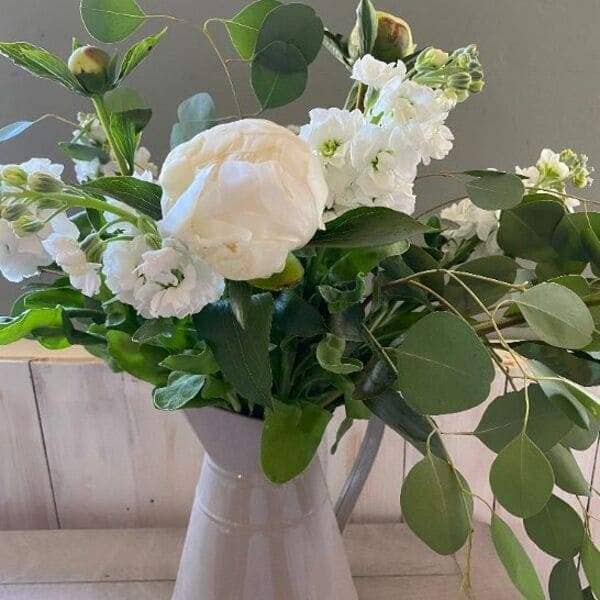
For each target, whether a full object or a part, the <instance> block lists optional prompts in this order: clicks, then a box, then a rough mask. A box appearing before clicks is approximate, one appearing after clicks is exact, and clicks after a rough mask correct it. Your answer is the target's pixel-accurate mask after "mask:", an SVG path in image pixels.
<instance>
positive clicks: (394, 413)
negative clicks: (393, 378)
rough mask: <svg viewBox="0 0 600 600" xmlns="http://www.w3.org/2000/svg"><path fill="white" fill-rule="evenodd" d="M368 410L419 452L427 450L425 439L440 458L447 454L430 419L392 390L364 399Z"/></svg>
mask: <svg viewBox="0 0 600 600" xmlns="http://www.w3.org/2000/svg"><path fill="white" fill-rule="evenodd" d="M366 405H367V407H368V408H369V410H370V411H371V412H372V413H373V414H375V415H377V416H378V417H379V418H380V419H381V420H382V421H383V422H384V423H385V424H386V425H387V426H388V427H389V428H390V429H392V430H393V431H395V432H396V433H397V434H399V435H401V436H402V437H403V438H404V439H405V440H407V441H408V442H409V443H410V444H412V445H413V446H414V447H415V448H416V449H417V450H418V451H419V452H420V453H421V454H423V455H425V454H426V452H427V440H429V444H430V447H431V451H432V452H433V453H434V454H435V455H436V456H438V457H439V458H442V459H447V458H448V455H447V453H446V449H445V448H444V444H443V442H442V439H441V437H440V436H439V435H438V434H437V433H435V434H433V435H432V432H433V431H434V429H433V426H432V421H431V420H430V419H428V418H427V417H424V416H423V415H420V414H419V413H417V412H415V411H414V410H413V409H412V408H411V407H410V406H409V405H408V404H407V403H406V401H405V400H404V398H403V397H402V396H401V395H400V394H399V393H398V392H395V391H393V390H386V391H383V392H381V393H380V394H378V395H376V396H372V397H370V398H369V399H368V400H367V401H366Z"/></svg>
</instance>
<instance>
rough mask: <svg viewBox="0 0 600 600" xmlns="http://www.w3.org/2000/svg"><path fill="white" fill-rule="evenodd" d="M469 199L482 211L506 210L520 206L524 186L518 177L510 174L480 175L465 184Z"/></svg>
mask: <svg viewBox="0 0 600 600" xmlns="http://www.w3.org/2000/svg"><path fill="white" fill-rule="evenodd" d="M466 188H467V194H468V195H469V198H470V199H471V201H472V202H473V204H475V206H478V207H479V208H483V209H484V210H507V209H509V208H514V207H515V206H518V205H519V204H521V201H522V200H523V195H524V194H525V186H524V185H523V181H522V180H521V178H520V177H517V176H516V175H513V174H512V173H504V174H500V175H498V174H496V173H495V174H493V175H491V174H489V173H482V174H481V175H480V176H478V177H476V178H475V179H473V180H472V181H469V182H468V183H467V184H466Z"/></svg>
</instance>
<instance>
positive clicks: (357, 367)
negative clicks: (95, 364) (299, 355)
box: [316, 333, 364, 375]
mask: <svg viewBox="0 0 600 600" xmlns="http://www.w3.org/2000/svg"><path fill="white" fill-rule="evenodd" d="M345 349H346V340H344V339H342V338H340V337H338V336H337V335H333V334H332V333H328V334H327V335H326V336H325V337H324V338H323V339H322V340H321V341H320V342H319V344H318V346H317V353H316V354H317V361H318V362H319V364H320V365H321V367H323V369H325V370H326V371H331V372H332V373H337V374H339V375H348V374H350V373H356V372H357V371H361V370H362V368H363V366H364V365H363V363H362V362H361V361H360V360H358V359H356V358H349V357H347V356H344V351H345Z"/></svg>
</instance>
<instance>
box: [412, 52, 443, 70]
mask: <svg viewBox="0 0 600 600" xmlns="http://www.w3.org/2000/svg"><path fill="white" fill-rule="evenodd" d="M449 60H450V55H449V54H448V53H447V52H444V51H443V50H440V49H439V48H427V49H425V50H423V52H421V54H419V56H418V58H417V62H416V63H415V68H416V69H417V71H421V70H428V69H439V68H441V67H443V66H444V65H445V64H446V63H447V62H448V61H449Z"/></svg>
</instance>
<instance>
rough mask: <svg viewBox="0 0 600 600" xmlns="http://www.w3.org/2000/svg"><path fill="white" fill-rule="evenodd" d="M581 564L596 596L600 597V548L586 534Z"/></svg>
mask: <svg viewBox="0 0 600 600" xmlns="http://www.w3.org/2000/svg"><path fill="white" fill-rule="evenodd" d="M581 564H582V565H583V570H584V572H585V574H586V576H587V578H588V583H589V584H590V587H591V588H592V591H593V592H594V595H595V596H596V597H600V550H599V549H598V547H597V546H596V545H595V544H594V542H593V540H592V539H591V538H590V537H589V536H588V535H586V536H585V539H584V541H583V548H582V550H581Z"/></svg>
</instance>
